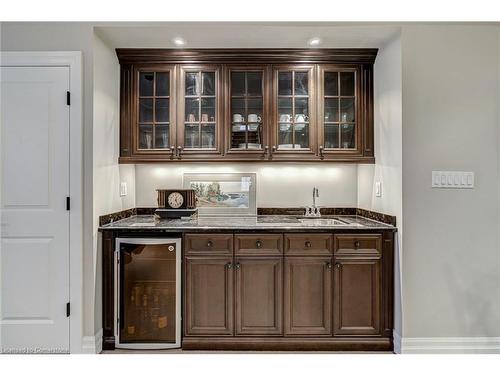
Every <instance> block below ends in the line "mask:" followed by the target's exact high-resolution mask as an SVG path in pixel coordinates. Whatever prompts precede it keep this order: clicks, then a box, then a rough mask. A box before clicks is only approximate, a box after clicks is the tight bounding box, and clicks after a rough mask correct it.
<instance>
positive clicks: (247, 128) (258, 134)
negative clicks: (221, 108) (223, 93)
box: [226, 68, 267, 151]
mask: <svg viewBox="0 0 500 375" xmlns="http://www.w3.org/2000/svg"><path fill="white" fill-rule="evenodd" d="M226 76H227V77H228V79H229V96H230V97H229V103H228V104H229V106H230V111H229V116H230V119H229V122H230V124H231V125H230V129H229V134H230V135H231V136H230V140H229V143H230V144H229V147H228V148H229V150H233V151H236V150H237V151H251V150H262V149H263V148H264V146H265V138H266V133H265V132H266V130H267V129H265V115H266V114H265V113H264V79H265V78H264V77H265V69H264V68H261V69H255V70H251V69H247V70H243V69H241V68H229V70H228V74H227V75H226Z"/></svg>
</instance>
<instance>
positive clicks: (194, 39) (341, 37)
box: [95, 22, 400, 48]
mask: <svg viewBox="0 0 500 375" xmlns="http://www.w3.org/2000/svg"><path fill="white" fill-rule="evenodd" d="M95 31H96V34H97V35H99V36H100V37H101V38H102V39H103V40H104V41H105V42H106V43H107V44H108V45H109V46H110V47H112V48H179V47H176V46H175V45H174V44H173V43H172V38H174V37H182V38H184V39H185V40H186V42H187V44H186V45H185V46H184V47H185V48H305V47H308V45H307V41H308V40H309V39H310V38H311V37H320V38H321V40H322V43H321V45H320V46H319V47H320V48H349V47H352V48H377V47H382V46H383V45H384V44H385V43H386V42H387V41H388V40H390V39H391V38H393V37H394V36H395V35H397V34H398V33H399V32H400V28H399V27H398V26H396V25H394V24H382V23H324V22H323V23H321V22H316V23H314V22H303V23H290V22H286V23H285V22H273V23H269V22H267V23H255V22H242V23H236V22H230V23H227V22H226V23H223V22H184V23H173V22H171V23H115V24H110V23H107V24H103V25H100V26H97V27H96V28H95Z"/></svg>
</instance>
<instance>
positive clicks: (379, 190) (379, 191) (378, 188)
mask: <svg viewBox="0 0 500 375" xmlns="http://www.w3.org/2000/svg"><path fill="white" fill-rule="evenodd" d="M375 196H376V197H381V196H382V182H380V181H377V182H375Z"/></svg>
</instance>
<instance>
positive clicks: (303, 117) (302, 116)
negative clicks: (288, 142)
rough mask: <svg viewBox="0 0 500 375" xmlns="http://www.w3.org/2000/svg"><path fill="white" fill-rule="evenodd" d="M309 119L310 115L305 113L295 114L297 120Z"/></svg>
mask: <svg viewBox="0 0 500 375" xmlns="http://www.w3.org/2000/svg"><path fill="white" fill-rule="evenodd" d="M308 119H309V117H307V116H306V115H303V114H298V115H295V122H307V120H308Z"/></svg>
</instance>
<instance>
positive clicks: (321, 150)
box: [319, 146, 325, 160]
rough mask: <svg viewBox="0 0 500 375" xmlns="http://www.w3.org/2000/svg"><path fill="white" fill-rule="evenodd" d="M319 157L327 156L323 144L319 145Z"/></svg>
mask: <svg viewBox="0 0 500 375" xmlns="http://www.w3.org/2000/svg"><path fill="white" fill-rule="evenodd" d="M319 157H320V158H321V160H323V159H324V158H325V155H323V146H319Z"/></svg>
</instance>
